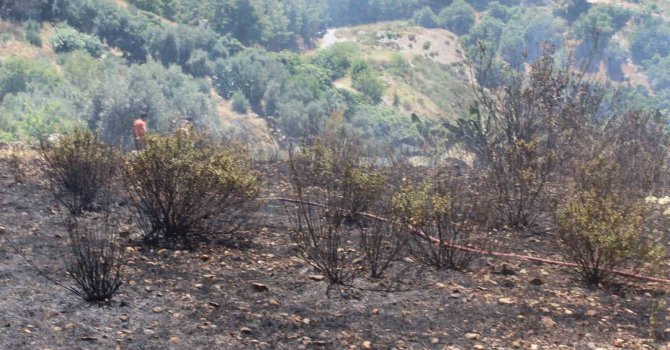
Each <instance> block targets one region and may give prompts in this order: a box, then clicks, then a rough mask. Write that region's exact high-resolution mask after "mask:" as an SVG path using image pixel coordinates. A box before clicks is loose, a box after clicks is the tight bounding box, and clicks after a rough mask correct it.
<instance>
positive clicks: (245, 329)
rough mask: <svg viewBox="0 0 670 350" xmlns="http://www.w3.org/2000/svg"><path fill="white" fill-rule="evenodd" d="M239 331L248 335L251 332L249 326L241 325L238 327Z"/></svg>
mask: <svg viewBox="0 0 670 350" xmlns="http://www.w3.org/2000/svg"><path fill="white" fill-rule="evenodd" d="M240 333H242V334H246V335H249V334H251V328H249V327H242V328H240Z"/></svg>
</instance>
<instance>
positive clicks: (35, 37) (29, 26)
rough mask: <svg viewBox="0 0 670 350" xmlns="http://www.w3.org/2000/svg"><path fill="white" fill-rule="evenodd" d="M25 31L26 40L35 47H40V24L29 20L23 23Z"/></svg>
mask: <svg viewBox="0 0 670 350" xmlns="http://www.w3.org/2000/svg"><path fill="white" fill-rule="evenodd" d="M23 27H24V28H25V30H26V40H28V42H29V43H31V44H33V45H35V46H38V47H40V46H42V32H41V31H42V24H41V23H40V22H37V21H34V20H29V21H26V22H25V23H23Z"/></svg>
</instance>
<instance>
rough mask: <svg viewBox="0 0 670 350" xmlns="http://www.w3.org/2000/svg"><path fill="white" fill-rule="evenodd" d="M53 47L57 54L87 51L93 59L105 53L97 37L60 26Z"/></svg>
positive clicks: (54, 35) (56, 31)
mask: <svg viewBox="0 0 670 350" xmlns="http://www.w3.org/2000/svg"><path fill="white" fill-rule="evenodd" d="M51 45H52V46H53V48H54V51H56V52H69V51H74V50H86V51H87V52H88V53H89V54H90V55H91V56H93V57H100V56H102V54H103V52H104V51H105V48H104V46H103V45H102V43H101V42H100V40H99V39H98V38H97V37H95V36H91V35H87V34H83V33H80V32H78V31H76V30H75V29H74V28H72V27H68V26H59V27H57V28H56V29H55V30H54V33H53V35H52V36H51Z"/></svg>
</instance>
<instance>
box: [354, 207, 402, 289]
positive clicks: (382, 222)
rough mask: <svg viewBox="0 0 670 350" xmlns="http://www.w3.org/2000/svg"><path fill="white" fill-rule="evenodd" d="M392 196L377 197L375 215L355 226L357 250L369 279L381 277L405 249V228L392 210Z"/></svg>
mask: <svg viewBox="0 0 670 350" xmlns="http://www.w3.org/2000/svg"><path fill="white" fill-rule="evenodd" d="M391 198H392V197H391V196H384V197H382V199H380V200H379V203H378V207H379V208H378V210H375V211H374V213H375V216H376V217H374V218H371V219H369V220H366V221H365V222H361V223H359V225H358V229H359V234H360V242H359V249H360V252H361V254H362V257H363V259H364V261H365V265H366V269H367V270H368V272H369V275H370V277H371V278H382V277H383V276H384V274H385V272H386V270H388V269H389V268H390V267H391V266H392V264H393V263H394V262H396V261H397V260H398V259H399V257H401V256H402V253H403V252H404V251H405V249H406V245H407V241H408V236H407V228H406V227H405V226H404V225H403V221H402V220H401V219H400V218H399V216H398V213H397V212H396V211H395V210H394V209H393V206H392V201H391Z"/></svg>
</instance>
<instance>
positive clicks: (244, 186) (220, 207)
mask: <svg viewBox="0 0 670 350" xmlns="http://www.w3.org/2000/svg"><path fill="white" fill-rule="evenodd" d="M126 181H127V189H128V191H129V195H130V197H131V198H132V203H133V207H134V209H135V214H136V215H135V216H136V218H137V221H138V223H139V225H140V226H141V227H142V229H143V230H144V239H145V240H146V241H147V242H153V243H158V242H160V241H162V240H163V241H164V240H167V241H171V242H173V243H185V244H190V243H192V240H193V238H197V237H200V238H202V233H204V232H203V230H202V229H209V228H211V224H212V223H213V222H215V221H216V222H217V223H223V224H224V225H225V226H226V227H225V229H226V230H229V229H234V228H236V225H238V224H240V223H241V222H243V220H245V219H246V218H248V216H249V214H250V212H251V209H252V208H253V204H254V199H255V198H256V197H257V195H258V190H259V187H258V177H257V174H256V173H255V172H254V171H252V170H251V169H250V168H249V164H248V162H247V157H246V156H245V155H244V153H243V152H242V151H240V150H238V149H235V148H222V147H220V146H217V145H214V144H212V143H211V142H209V141H208V140H207V139H205V138H204V137H203V136H202V135H199V134H197V133H195V132H193V131H190V132H183V131H182V132H177V134H176V135H168V136H158V135H148V136H147V137H146V149H145V150H144V151H142V152H140V153H137V154H134V155H131V156H130V157H129V158H128V160H127V161H126Z"/></svg>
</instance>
